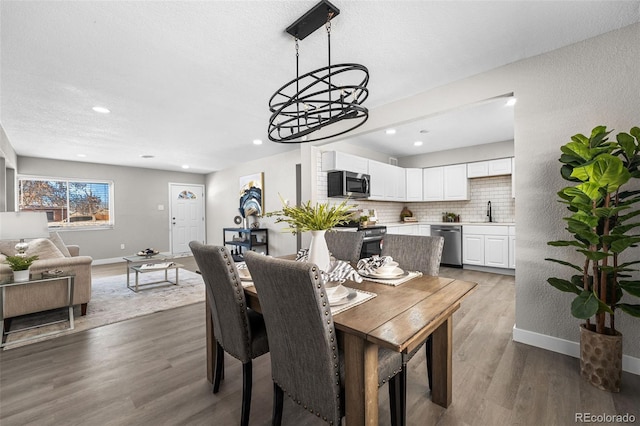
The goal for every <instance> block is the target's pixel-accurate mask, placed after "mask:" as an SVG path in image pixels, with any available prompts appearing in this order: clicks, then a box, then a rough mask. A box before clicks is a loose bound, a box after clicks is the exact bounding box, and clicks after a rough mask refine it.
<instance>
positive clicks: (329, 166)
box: [322, 151, 369, 174]
mask: <svg viewBox="0 0 640 426" xmlns="http://www.w3.org/2000/svg"><path fill="white" fill-rule="evenodd" d="M332 170H346V171H348V172H354V173H365V174H368V173H369V160H367V159H366V158H362V157H358V156H357V155H351V154H346V153H344V152H339V151H326V152H323V153H322V171H323V172H330V171H332Z"/></svg>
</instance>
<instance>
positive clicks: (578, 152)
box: [546, 126, 640, 392]
mask: <svg viewBox="0 0 640 426" xmlns="http://www.w3.org/2000/svg"><path fill="white" fill-rule="evenodd" d="M610 133H611V131H607V128H606V127H605V126H598V127H596V128H594V129H593V130H592V131H591V136H590V137H586V136H584V135H582V134H576V135H574V136H573V137H571V142H569V143H567V144H565V145H563V146H562V147H561V148H560V150H561V151H562V155H561V156H560V162H561V163H563V165H562V167H561V170H560V173H561V175H562V177H563V178H564V179H566V180H568V181H570V182H571V183H572V184H571V185H570V186H567V187H565V188H563V189H561V190H560V191H559V192H558V193H557V194H558V196H559V197H560V199H559V200H558V201H560V202H561V203H563V204H566V205H567V209H568V210H569V211H570V215H569V216H568V217H565V218H564V219H565V220H566V221H567V228H566V229H567V231H569V233H570V234H571V235H572V236H573V237H574V238H573V239H571V240H566V241H565V240H560V241H550V242H548V244H549V245H551V246H555V247H574V249H575V250H576V251H577V252H578V253H580V254H581V255H582V256H584V262H583V263H582V264H580V265H575V264H573V263H569V262H568V261H566V260H562V259H552V258H547V259H546V260H549V261H552V262H555V263H558V264H561V265H564V266H569V267H571V268H572V269H575V270H576V271H578V272H577V273H576V272H573V274H574V275H572V276H571V277H570V278H569V279H565V278H556V277H552V278H549V279H547V281H548V282H549V284H551V285H552V286H554V287H555V288H557V289H558V290H561V291H564V292H568V293H574V294H575V295H576V297H575V298H574V300H573V302H572V303H571V314H572V315H573V316H574V317H576V318H579V319H583V320H585V323H584V324H581V325H580V373H581V375H582V377H584V378H585V379H586V380H587V381H589V383H591V384H592V385H594V386H595V387H597V388H599V389H602V390H607V391H610V392H619V391H620V380H621V378H622V334H621V333H620V332H619V331H618V330H616V328H615V317H614V312H615V309H616V308H619V309H620V310H621V311H623V312H625V313H627V314H629V315H631V316H634V317H638V318H640V304H631V303H630V302H631V299H630V298H629V297H630V296H635V297H640V281H638V280H634V278H632V275H631V272H632V271H634V270H635V265H636V264H637V263H638V262H639V261H638V260H631V261H623V259H622V256H620V255H621V254H622V253H623V252H624V251H625V250H626V249H628V248H629V247H635V246H636V245H637V244H638V243H640V237H638V236H637V233H636V226H637V215H638V213H640V210H639V209H638V207H637V203H638V201H640V199H638V197H637V191H635V190H634V189H635V188H636V187H637V181H636V179H637V178H638V176H640V128H638V127H633V128H632V129H631V130H630V132H629V133H624V132H622V133H618V134H617V135H616V138H615V139H616V140H615V141H610V140H609V139H608V135H609V134H610ZM627 184H628V185H627ZM626 187H629V190H626ZM619 256H620V258H619ZM570 257H571V258H574V257H575V256H573V255H572V256H570ZM632 258H633V256H632ZM625 293H627V294H626V295H625ZM622 300H624V302H623V303H621V301H622ZM607 314H609V315H608V318H609V322H608V325H609V326H608V327H607V326H606V322H605V321H606V317H607ZM592 318H593V319H595V321H594V323H592V322H591V320H592Z"/></svg>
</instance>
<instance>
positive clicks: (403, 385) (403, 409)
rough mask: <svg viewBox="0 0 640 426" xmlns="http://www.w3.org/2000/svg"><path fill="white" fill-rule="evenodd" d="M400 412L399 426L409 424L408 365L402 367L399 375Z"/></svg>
mask: <svg viewBox="0 0 640 426" xmlns="http://www.w3.org/2000/svg"><path fill="white" fill-rule="evenodd" d="M397 377H398V399H399V404H398V410H400V413H399V414H400V421H399V423H398V425H399V426H406V424H407V364H403V365H402V371H401V372H400V373H398V376H397Z"/></svg>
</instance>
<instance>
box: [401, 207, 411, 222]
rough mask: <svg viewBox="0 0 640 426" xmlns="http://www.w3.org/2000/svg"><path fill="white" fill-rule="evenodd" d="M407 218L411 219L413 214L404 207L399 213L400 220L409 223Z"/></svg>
mask: <svg viewBox="0 0 640 426" xmlns="http://www.w3.org/2000/svg"><path fill="white" fill-rule="evenodd" d="M408 217H413V212H412V211H411V210H409V208H408V207H407V206H404V207H403V208H402V211H401V212H400V220H401V221H403V222H409V221H408V220H407V218H408Z"/></svg>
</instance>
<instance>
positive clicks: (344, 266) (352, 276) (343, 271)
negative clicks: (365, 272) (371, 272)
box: [320, 260, 362, 284]
mask: <svg viewBox="0 0 640 426" xmlns="http://www.w3.org/2000/svg"><path fill="white" fill-rule="evenodd" d="M320 272H321V273H322V279H323V280H324V282H325V284H326V283H328V282H333V281H336V282H343V281H345V280H351V281H355V282H357V283H361V282H362V277H361V276H360V274H358V271H356V270H355V269H353V266H351V265H350V264H349V263H348V262H345V261H344V260H336V261H332V262H331V265H329V269H328V270H327V271H320Z"/></svg>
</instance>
